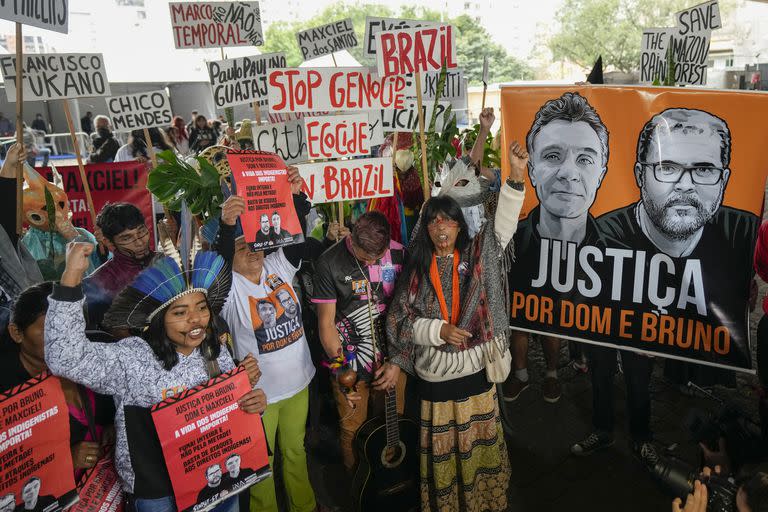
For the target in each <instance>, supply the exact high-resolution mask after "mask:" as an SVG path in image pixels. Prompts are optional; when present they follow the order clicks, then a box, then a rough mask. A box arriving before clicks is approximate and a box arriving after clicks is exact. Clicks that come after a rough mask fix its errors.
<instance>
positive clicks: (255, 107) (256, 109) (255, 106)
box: [253, 101, 261, 126]
mask: <svg viewBox="0 0 768 512" xmlns="http://www.w3.org/2000/svg"><path fill="white" fill-rule="evenodd" d="M253 117H255V118H256V125H257V126H261V106H259V102H258V101H254V102H253Z"/></svg>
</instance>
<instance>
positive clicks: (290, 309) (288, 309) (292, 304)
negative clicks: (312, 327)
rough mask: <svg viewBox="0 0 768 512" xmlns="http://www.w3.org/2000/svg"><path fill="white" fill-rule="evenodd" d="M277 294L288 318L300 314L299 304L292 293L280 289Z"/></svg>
mask: <svg viewBox="0 0 768 512" xmlns="http://www.w3.org/2000/svg"><path fill="white" fill-rule="evenodd" d="M275 296H276V297H277V300H279V301H280V304H281V305H282V306H283V309H284V310H285V315H286V316H287V317H288V318H296V315H297V314H299V306H298V304H296V301H295V300H293V297H291V293H290V292H289V291H288V290H278V292H277V294H275Z"/></svg>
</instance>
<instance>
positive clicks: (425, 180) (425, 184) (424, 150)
mask: <svg viewBox="0 0 768 512" xmlns="http://www.w3.org/2000/svg"><path fill="white" fill-rule="evenodd" d="M414 75H415V76H414V78H415V81H416V106H417V108H418V109H419V143H420V144H421V180H422V186H423V190H424V201H426V200H427V199H429V196H430V194H431V190H430V186H429V171H428V170H427V138H426V136H425V134H424V107H423V102H422V98H421V73H414Z"/></svg>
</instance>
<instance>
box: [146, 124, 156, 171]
mask: <svg viewBox="0 0 768 512" xmlns="http://www.w3.org/2000/svg"><path fill="white" fill-rule="evenodd" d="M144 142H146V143H147V154H148V155H149V158H150V160H152V168H153V169H154V168H155V167H157V155H155V148H154V146H153V145H152V137H150V136H149V128H144Z"/></svg>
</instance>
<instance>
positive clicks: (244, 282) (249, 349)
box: [221, 249, 315, 404]
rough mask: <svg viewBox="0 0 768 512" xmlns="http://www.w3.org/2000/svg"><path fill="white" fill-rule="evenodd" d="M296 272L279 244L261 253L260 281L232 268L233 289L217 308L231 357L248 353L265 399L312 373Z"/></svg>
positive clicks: (286, 394) (293, 389) (292, 390)
mask: <svg viewBox="0 0 768 512" xmlns="http://www.w3.org/2000/svg"><path fill="white" fill-rule="evenodd" d="M297 271H298V269H297V268H295V267H294V266H293V265H291V263H290V262H289V261H288V259H287V258H286V257H285V255H284V254H283V251H282V249H279V250H277V251H275V252H273V253H271V254H269V255H267V256H265V257H264V269H263V270H262V272H261V282H259V283H258V284H257V283H254V282H251V281H250V280H248V279H246V278H245V277H244V276H242V275H240V274H238V273H237V272H233V273H232V288H231V289H230V291H229V296H228V297H227V302H226V304H225V305H224V309H223V310H222V313H221V314H222V316H223V317H224V319H225V320H226V322H227V324H228V325H229V328H230V330H231V334H232V339H233V345H234V350H235V358H236V359H238V360H241V359H243V358H244V357H245V356H246V355H248V353H251V354H253V356H254V357H255V358H256V359H257V360H258V362H259V368H260V369H261V378H260V379H259V382H258V384H256V387H257V388H261V389H263V390H264V393H265V394H266V395H267V403H270V404H272V403H275V402H279V401H280V400H285V399H286V398H290V397H292V396H294V395H295V394H296V393H298V392H299V391H301V390H303V389H304V388H305V387H307V385H308V384H309V381H311V380H312V377H313V376H314V375H315V366H314V365H313V364H312V358H311V356H310V353H309V345H308V344H307V338H306V336H305V334H304V324H303V322H302V319H301V305H300V304H299V302H298V300H297V296H296V292H295V291H294V289H293V287H292V286H291V282H292V281H293V276H294V275H295V274H296V272H297Z"/></svg>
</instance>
